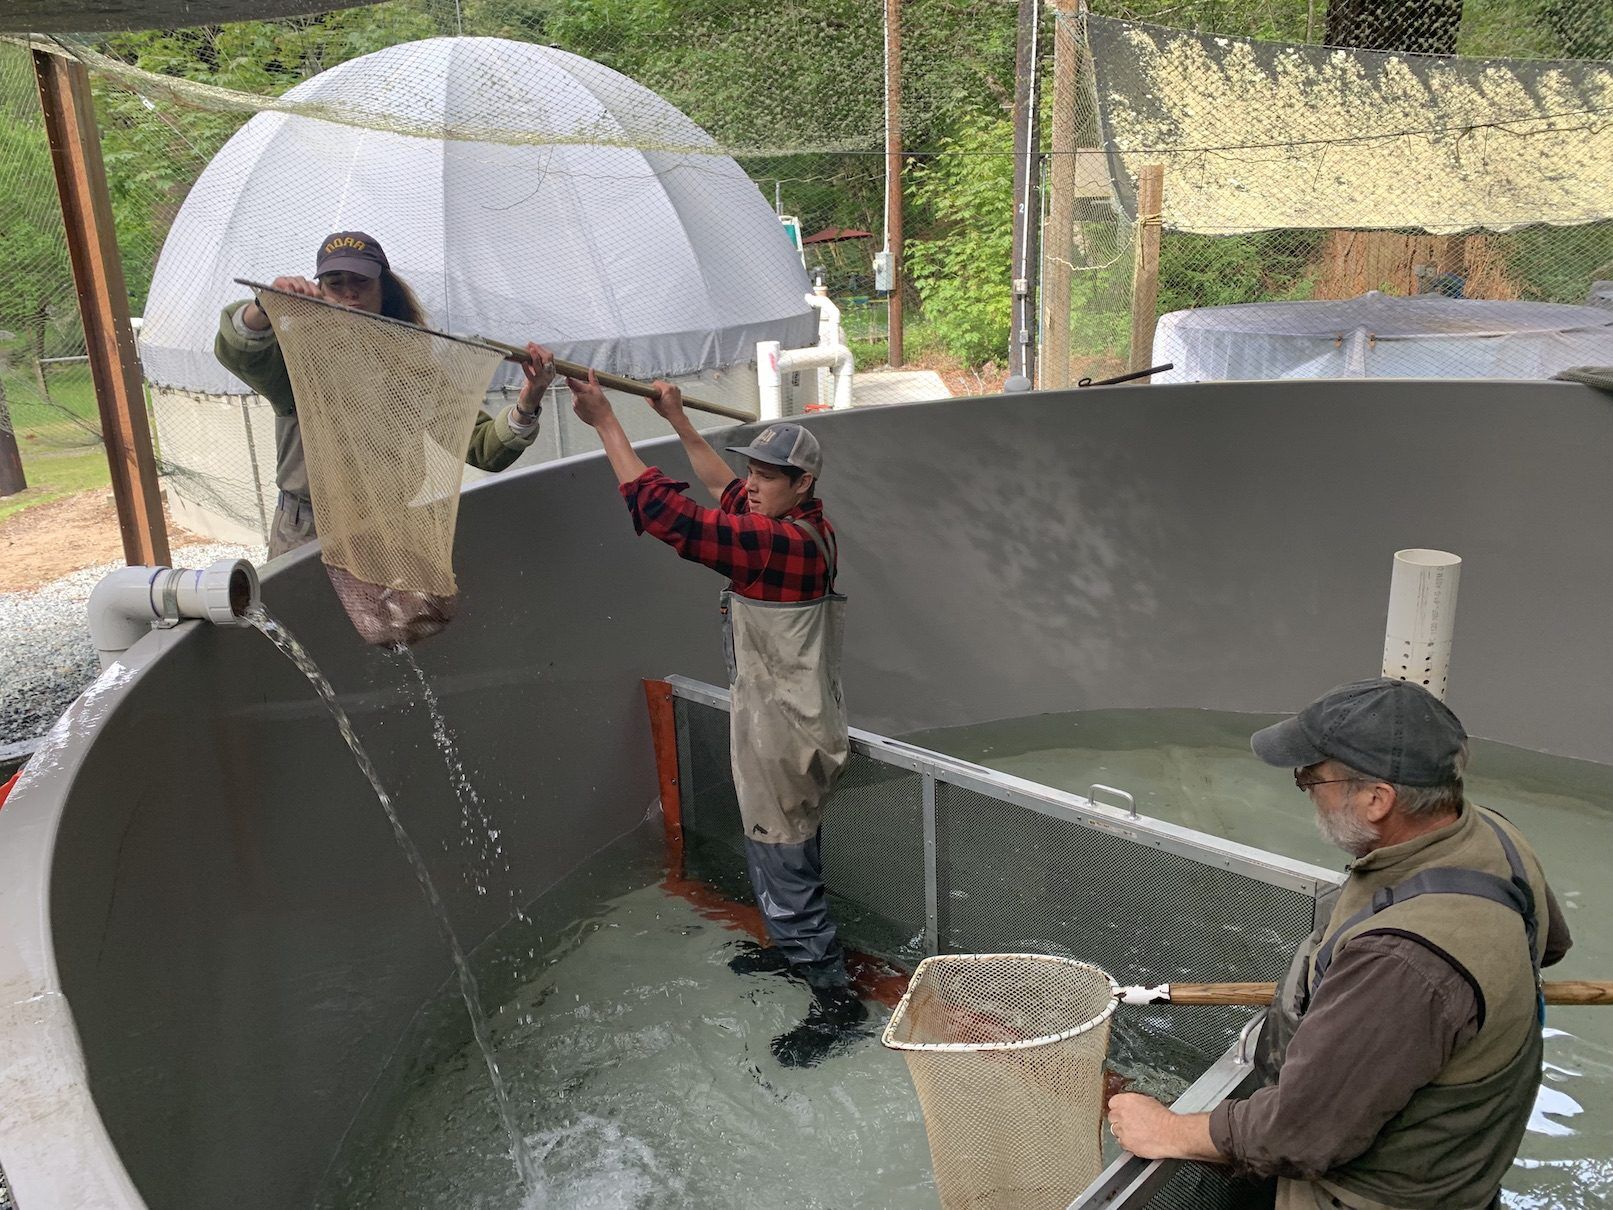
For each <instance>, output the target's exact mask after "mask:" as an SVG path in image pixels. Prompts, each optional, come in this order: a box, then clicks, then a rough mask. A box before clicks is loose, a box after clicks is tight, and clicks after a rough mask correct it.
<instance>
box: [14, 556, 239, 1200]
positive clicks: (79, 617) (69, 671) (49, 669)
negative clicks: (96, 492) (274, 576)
mask: <svg viewBox="0 0 1613 1210" xmlns="http://www.w3.org/2000/svg"><path fill="white" fill-rule="evenodd" d="M264 553H265V552H264V548H263V547H261V546H258V547H250V546H235V545H231V544H228V543H217V542H208V543H199V544H195V545H191V546H181V547H178V548H176V549H175V550H174V552H173V565H174V566H175V567H206V566H207V565H208V564H209V563H213V562H216V561H218V560H219V559H250V560H251V561H252V562H253V563H261V562H263V559H264ZM119 566H121V564H117V563H108V564H105V565H103V566H100V567H86V568H85V569H84V570H83V571H76V572H74V573H73V574H72V575H70V576H63V577H62V578H61V579H59V580H52V581H51V582H50V583H49V584H44V585H41V586H40V587H39V588H36V589H34V590H33V591H31V592H8V593H0V746H4V745H6V744H12V743H19V742H21V741H23V740H28V739H33V738H35V737H36V736H40V735H43V734H44V733H45V732H46V731H47V730H49V729H50V725H51V724H52V723H54V722H55V721H56V719H57V717H58V716H59V715H60V714H61V712H62V711H63V710H65V709H67V707H68V706H69V705H71V704H72V702H73V699H74V698H76V697H77V696H78V695H79V694H80V693H82V692H83V691H84V687H85V686H86V685H88V684H89V683H90V682H91V681H93V680H94V679H95V675H96V673H97V672H98V671H99V665H98V663H97V661H96V658H95V648H94V647H93V646H92V645H91V644H90V629H89V623H88V621H87V620H86V618H85V614H84V604H85V602H86V601H88V600H89V599H90V590H91V589H93V588H94V587H95V586H96V585H97V584H98V583H100V581H101V577H103V576H105V575H106V574H107V573H108V572H113V571H116V570H117V569H118V568H119ZM0 1180H3V1178H0ZM0 1210H5V1203H4V1202H3V1201H0Z"/></svg>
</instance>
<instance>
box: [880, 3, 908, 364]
mask: <svg viewBox="0 0 1613 1210" xmlns="http://www.w3.org/2000/svg"><path fill="white" fill-rule="evenodd" d="M885 253H886V255H887V256H889V257H890V286H891V289H890V296H889V303H890V315H889V317H888V320H887V323H886V332H887V339H888V348H887V352H886V356H885V360H886V361H887V362H888V363H889V364H890V365H892V366H900V365H901V364H902V362H903V361H904V360H906V354H905V351H904V349H903V348H902V286H903V283H904V282H905V280H906V277H907V273H906V270H905V269H904V267H903V264H902V0H885Z"/></svg>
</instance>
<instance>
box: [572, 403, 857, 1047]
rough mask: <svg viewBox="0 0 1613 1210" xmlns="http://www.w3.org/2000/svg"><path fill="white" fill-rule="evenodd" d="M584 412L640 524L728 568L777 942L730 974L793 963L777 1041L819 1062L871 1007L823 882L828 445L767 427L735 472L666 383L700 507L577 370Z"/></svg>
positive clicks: (764, 896)
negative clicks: (798, 1000) (789, 1017)
mask: <svg viewBox="0 0 1613 1210" xmlns="http://www.w3.org/2000/svg"><path fill="white" fill-rule="evenodd" d="M566 381H567V383H568V385H569V386H570V387H571V392H572V398H573V406H574V408H575V410H576V413H577V415H578V417H579V418H581V419H582V420H583V421H584V422H585V423H587V424H589V425H591V426H593V428H594V430H595V431H596V432H597V433H598V434H599V438H600V441H601V442H602V443H603V444H604V447H605V454H606V456H607V457H608V458H609V459H610V465H611V469H612V470H613V471H615V472H616V478H617V481H618V482H619V483H620V484H621V490H622V495H623V496H624V497H625V498H626V500H627V507H628V511H629V512H631V513H632V515H633V524H634V527H635V528H636V529H637V530H638V532H639V533H645V532H648V533H650V534H652V535H653V536H654V537H657V538H659V539H660V540H661V541H663V542H665V543H666V544H667V545H668V546H670V547H672V549H673V550H675V551H677V552H678V554H679V555H680V556H681V557H683V558H685V559H689V560H692V561H693V562H696V563H700V564H703V565H704V566H706V567H709V568H711V569H712V570H713V571H717V572H720V573H722V574H723V575H725V576H727V577H728V580H729V583H728V586H727V588H726V589H724V591H723V594H722V598H721V603H722V613H723V638H724V646H725V648H726V654H727V657H728V679H729V683H730V686H731V690H732V707H731V713H730V732H729V737H730V743H729V747H730V759H731V760H732V764H733V772H734V790H735V793H736V794H737V796H738V798H739V812H740V818H741V820H742V821H743V823H744V828H745V864H746V866H747V868H748V869H749V872H750V879H751V887H752V889H753V890H754V891H755V892H756V901H757V904H758V905H759V906H760V907H761V909H762V918H763V920H764V921H765V922H766V925H767V934H768V937H769V939H770V940H771V941H772V942H773V944H772V945H771V946H767V947H760V946H752V947H749V948H747V949H746V950H745V952H742V953H740V954H739V955H738V956H736V957H735V958H734V959H733V961H731V962H730V963H729V966H730V968H732V969H733V970H734V971H735V973H737V974H742V975H751V974H794V975H798V976H800V977H801V978H803V979H805V981H806V982H807V984H808V986H810V987H811V989H812V1006H811V1008H810V1009H809V1010H808V1013H807V1017H806V1020H804V1021H802V1022H801V1024H799V1025H797V1026H796V1027H795V1028H794V1029H792V1030H789V1031H788V1032H786V1033H783V1034H780V1035H779V1036H778V1037H777V1038H774V1039H773V1053H774V1055H775V1056H777V1058H778V1060H779V1062H781V1063H783V1064H785V1065H786V1066H795V1067H807V1066H811V1065H812V1064H814V1063H817V1062H818V1061H819V1060H820V1059H822V1058H824V1057H825V1056H826V1055H827V1054H829V1053H830V1052H831V1051H832V1050H834V1049H835V1048H836V1047H837V1046H838V1045H839V1044H840V1043H841V1042H842V1041H843V1040H845V1039H847V1038H849V1037H852V1036H855V1035H856V1033H857V1029H856V1027H857V1026H858V1025H859V1024H861V1022H862V1021H863V1020H865V1019H866V1018H867V1016H868V1010H867V1009H866V1008H865V1007H864V1006H863V1004H862V1002H861V1001H860V1000H859V999H858V998H857V995H856V993H855V992H853V991H852V990H851V987H850V982H849V980H848V979H847V976H846V960H845V955H844V954H843V953H842V951H841V948H840V942H839V941H838V939H837V938H836V936H835V926H834V921H833V919H831V917H830V915H829V904H828V899H827V897H826V895H825V893H824V887H823V859H822V854H821V852H820V848H819V825H820V823H821V821H822V818H823V800H824V799H825V797H827V796H828V793H829V790H830V788H831V786H833V784H834V781H835V778H836V777H838V776H839V774H840V771H841V770H842V769H843V768H845V765H846V761H847V759H848V756H849V751H850V749H849V744H848V740H847V736H846V709H845V704H844V703H843V701H842V700H841V695H840V647H841V634H842V627H843V615H844V609H845V598H844V597H843V596H841V595H839V594H838V593H836V592H835V590H834V582H835V571H836V563H837V558H836V548H835V534H834V528H833V527H832V526H831V525H830V524H829V521H828V518H826V517H825V516H824V515H823V505H822V503H821V502H820V501H819V500H818V498H817V483H818V473H819V472H820V471H821V470H822V469H823V453H822V451H821V450H820V449H819V448H818V440H817V438H816V437H814V436H813V435H812V434H811V433H810V432H808V431H807V430H806V429H804V428H802V427H801V426H800V425H798V424H788V423H783V422H781V423H777V424H772V425H769V426H768V427H767V428H765V429H763V430H762V431H761V432H760V433H758V434H757V436H756V439H755V440H754V441H752V442H751V443H750V444H749V445H746V446H729V447H728V449H729V451H730V452H731V453H736V454H743V455H744V456H745V457H746V458H747V459H748V460H749V469H748V472H747V474H746V475H745V477H744V478H736V477H735V475H734V472H733V471H732V470H731V469H730V468H729V466H728V464H727V463H726V462H724V461H723V459H722V457H721V455H719V454H718V453H717V452H716V451H715V450H714V449H712V448H711V446H710V445H708V444H707V443H706V439H705V438H704V437H702V436H701V435H700V433H699V431H698V430H696V429H695V427H694V425H693V424H691V423H690V421H689V418H688V417H687V416H686V415H685V414H684V411H683V396H682V395H681V394H680V393H679V391H678V388H677V387H675V386H672V385H671V384H670V383H666V382H657V383H656V384H655V386H656V390H657V392H658V394H657V395H656V397H655V399H654V400H653V401H652V402H651V406H652V407H654V409H655V410H656V412H657V413H659V414H660V415H661V416H663V417H665V418H666V420H667V421H668V422H670V423H671V425H672V429H673V431H674V432H675V433H677V435H678V437H679V438H680V439H681V440H682V442H683V448H684V451H685V452H686V453H687V454H688V456H689V461H690V463H691V464H692V465H693V467H694V472H695V474H696V476H698V477H699V479H700V481H701V483H703V484H704V485H705V486H706V488H707V489H708V490H709V491H710V492H711V494H712V495H713V496H715V497H717V499H718V501H719V504H718V507H716V508H703V507H701V506H700V505H698V504H696V503H695V502H694V501H693V500H691V499H690V498H689V497H688V496H686V495H684V489H685V488H686V487H688V486H689V485H688V484H687V483H678V482H676V481H674V480H672V479H670V478H668V477H667V476H666V475H663V474H662V473H661V472H660V471H659V470H657V469H656V468H654V467H646V466H645V465H644V463H643V462H642V461H640V459H639V456H638V455H637V454H636V453H634V452H633V446H632V444H631V443H630V442H629V441H628V439H627V434H626V433H625V432H624V431H623V429H622V425H621V422H620V421H619V420H617V418H616V414H615V413H614V412H613V411H612V410H611V405H610V401H609V400H607V399H606V398H605V395H604V392H603V391H601V390H600V389H599V384H598V383H597V382H595V381H594V379H593V375H592V374H590V375H589V381H587V382H581V381H578V380H577V379H567V380H566Z"/></svg>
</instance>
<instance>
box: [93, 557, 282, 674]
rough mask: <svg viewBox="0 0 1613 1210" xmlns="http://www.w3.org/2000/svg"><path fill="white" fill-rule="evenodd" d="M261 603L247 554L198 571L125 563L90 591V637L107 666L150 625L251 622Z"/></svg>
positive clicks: (255, 574) (148, 629)
mask: <svg viewBox="0 0 1613 1210" xmlns="http://www.w3.org/2000/svg"><path fill="white" fill-rule="evenodd" d="M261 602H262V597H261V594H260V590H259V586H258V573H257V570H256V569H255V568H254V567H253V566H252V564H250V563H248V562H247V561H246V560H245V559H221V560H220V561H219V562H217V563H214V564H212V565H211V566H209V567H205V568H202V569H200V570H194V569H184V568H173V567H125V568H123V569H122V570H120V571H115V572H113V573H112V574H111V575H109V576H107V577H106V578H105V579H103V580H102V581H101V582H100V583H99V584H97V585H96V586H95V589H94V591H93V592H91V593H90V599H89V604H88V606H87V610H88V613H89V622H90V638H91V640H92V641H93V642H94V643H95V650H96V653H97V654H98V655H99V656H100V658H101V667H102V668H105V667H107V665H109V664H111V663H112V661H113V660H115V659H117V657H118V656H120V655H122V654H123V653H124V652H125V651H127V650H128V649H129V648H130V647H132V646H134V645H135V643H137V642H139V640H140V639H141V637H142V636H144V635H145V634H147V633H148V632H150V631H151V630H161V629H166V628H168V627H171V626H176V625H178V624H179V623H180V622H183V621H192V620H193V621H203V622H211V623H213V624H214V625H215V626H243V625H247V624H248V622H247V614H248V613H249V612H250V611H251V610H253V609H255V608H257V607H258V606H259V605H260V604H261Z"/></svg>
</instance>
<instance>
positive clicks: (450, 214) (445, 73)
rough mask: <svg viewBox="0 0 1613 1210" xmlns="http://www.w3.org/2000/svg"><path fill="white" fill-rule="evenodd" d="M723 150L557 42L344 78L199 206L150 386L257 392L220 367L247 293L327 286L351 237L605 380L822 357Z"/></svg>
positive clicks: (802, 305) (428, 288) (426, 52)
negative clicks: (227, 325)
mask: <svg viewBox="0 0 1613 1210" xmlns="http://www.w3.org/2000/svg"><path fill="white" fill-rule="evenodd" d="M108 70H116V68H114V67H109V68H108ZM147 83H149V81H147ZM712 148H713V144H712V140H711V138H710V136H709V135H707V134H706V133H705V132H704V131H702V130H701V129H700V128H699V127H697V126H696V125H695V124H694V123H693V122H691V121H690V120H689V119H688V118H686V117H684V116H683V114H681V113H680V112H678V110H677V109H676V108H674V107H673V106H672V105H670V104H668V103H667V102H665V101H663V100H662V99H661V98H660V97H658V96H656V95H655V94H654V93H653V92H651V91H650V90H648V89H646V88H643V87H640V86H639V85H637V84H635V83H633V81H631V80H629V79H627V78H626V77H625V76H622V75H621V74H619V73H617V72H614V71H611V70H610V69H609V68H607V67H603V66H601V65H600V64H598V63H594V62H592V61H591V60H588V59H585V58H582V57H581V56H578V55H574V54H570V53H568V52H566V51H563V50H556V49H553V48H550V47H544V46H533V45H531V44H530V43H522V42H514V41H511V40H509V39H503V38H433V39H429V40H426V41H420V42H409V43H405V44H403V45H400V46H394V47H390V48H388V49H386V50H382V51H377V52H375V53H373V54H369V55H365V56H362V57H361V58H358V59H354V60H351V61H349V62H347V63H343V64H341V65H339V66H337V67H333V68H331V69H330V70H328V71H325V72H322V73H320V74H319V75H317V76H315V77H314V78H313V79H311V80H308V81H307V82H306V83H303V84H300V85H298V86H297V87H295V88H293V89H291V90H290V91H289V92H288V93H286V94H285V96H284V97H281V98H279V99H278V100H276V101H275V102H274V103H273V109H272V110H271V111H270V112H266V113H260V114H258V115H256V116H255V117H253V118H251V120H250V121H248V122H247V124H246V125H245V126H244V127H243V128H242V129H241V130H240V131H239V132H238V133H237V134H235V135H234V136H233V137H232V138H231V139H230V140H229V142H228V143H226V144H225V145H224V147H223V149H222V150H221V151H220V152H219V153H218V154H217V155H216V156H214V157H213V159H212V161H211V162H210V163H209V164H208V166H207V168H206V170H205V171H204V172H203V173H202V174H201V177H200V178H199V179H198V180H197V182H196V184H195V185H194V186H193V187H192V188H191V189H190V191H189V193H188V194H187V196H186V198H185V203H184V206H183V207H182V208H181V209H180V212H179V216H178V218H177V219H175V221H174V225H173V228H172V230H171V232H170V233H169V236H168V238H167V241H166V243H165V244H164V247H163V252H162V256H161V258H160V259H159V260H158V262H157V266H156V272H155V275H154V277H153V279H152V283H151V294H150V299H149V301H148V303H147V306H146V324H145V327H144V329H143V331H142V333H141V342H140V343H141V353H142V357H143V360H144V363H145V368H146V377H147V378H148V380H149V381H151V382H152V383H154V384H159V385H165V386H166V385H171V386H178V387H182V388H186V389H189V390H196V391H207V392H217V393H226V392H234V393H239V394H244V393H247V392H248V388H247V387H245V386H244V385H242V384H240V383H238V382H236V380H235V379H234V378H232V377H231V376H230V375H229V374H228V373H227V372H226V371H225V370H224V368H223V367H222V366H221V365H220V364H219V363H218V361H217V359H216V358H215V357H214V356H213V337H214V334H215V332H216V331H217V327H218V315H219V310H220V308H221V307H222V306H223V305H224V304H225V303H226V302H228V301H229V300H230V299H232V298H235V297H238V296H239V294H240V289H239V287H237V286H235V285H233V284H232V282H231V278H232V277H237V276H246V277H255V278H257V279H259V280H271V279H273V278H274V277H276V276H278V275H279V274H283V273H299V274H307V275H311V274H312V272H313V259H314V252H315V250H316V248H317V246H318V241H319V240H320V239H321V238H323V236H324V235H325V234H327V233H328V232H331V231H337V230H344V229H352V228H358V229H362V230H364V231H366V232H369V233H371V234H373V235H374V236H375V237H376V238H377V239H379V240H380V241H381V244H382V245H383V246H384V247H385V248H386V249H387V254H388V257H389V259H390V261H391V263H392V265H393V267H394V269H395V270H396V271H397V272H398V273H399V275H400V276H402V277H403V278H404V279H405V280H407V281H408V282H409V283H410V285H411V286H413V287H414V289H415V290H416V292H417V294H418V295H419V296H420V299H421V302H422V303H423V305H424V306H425V308H426V310H427V312H428V313H429V314H430V315H431V316H432V318H433V320H434V321H435V322H436V323H437V324H439V325H441V326H442V327H444V328H447V329H449V330H452V331H456V332H474V333H480V334H483V335H487V336H496V337H504V338H506V339H516V338H519V339H523V340H524V339H535V340H537V341H539V342H541V343H543V344H545V345H547V346H549V347H551V348H553V349H554V350H555V351H556V352H557V353H558V354H559V355H560V356H562V357H566V358H568V359H571V360H574V361H579V362H583V363H585V364H590V365H593V366H595V367H596V368H598V369H601V370H609V371H613V372H616V373H621V374H626V375H629V376H632V377H637V378H653V377H656V376H667V377H670V376H673V375H686V374H693V373H697V372H699V371H701V370H707V369H716V368H720V367H723V366H728V365H733V364H735V363H738V362H745V361H748V360H750V359H751V358H752V357H753V356H754V350H755V346H756V343H757V342H758V341H760V340H778V341H780V342H782V343H784V344H785V345H786V346H787V347H794V346H797V345H803V344H810V343H811V342H812V340H813V339H814V337H815V333H816V326H817V323H816V318H815V316H814V313H813V312H812V310H811V309H810V308H809V307H808V306H807V305H806V302H805V295H806V291H807V280H806V274H805V271H804V270H803V269H802V267H801V262H800V259H799V258H798V256H797V255H796V253H795V251H794V249H793V248H792V247H791V246H790V243H789V240H788V237H787V236H786V235H785V233H784V230H783V228H782V227H781V226H780V224H779V222H778V219H777V218H776V217H775V216H774V214H773V212H772V209H771V207H769V206H768V204H767V203H766V201H764V200H763V198H762V195H761V193H760V191H759V190H758V189H757V188H756V186H755V184H754V183H752V182H751V180H750V179H749V178H748V177H746V176H745V174H744V172H743V171H741V170H740V168H739V166H738V165H737V164H736V163H735V162H734V161H733V160H732V159H730V158H729V157H727V156H723V155H716V154H713V152H712ZM517 377H518V371H517V370H516V369H515V368H514V367H513V366H512V367H509V368H508V369H507V370H506V371H505V372H504V374H503V378H502V380H501V383H500V385H503V384H505V383H508V382H511V381H514V380H515V379H516V378H517Z"/></svg>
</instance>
